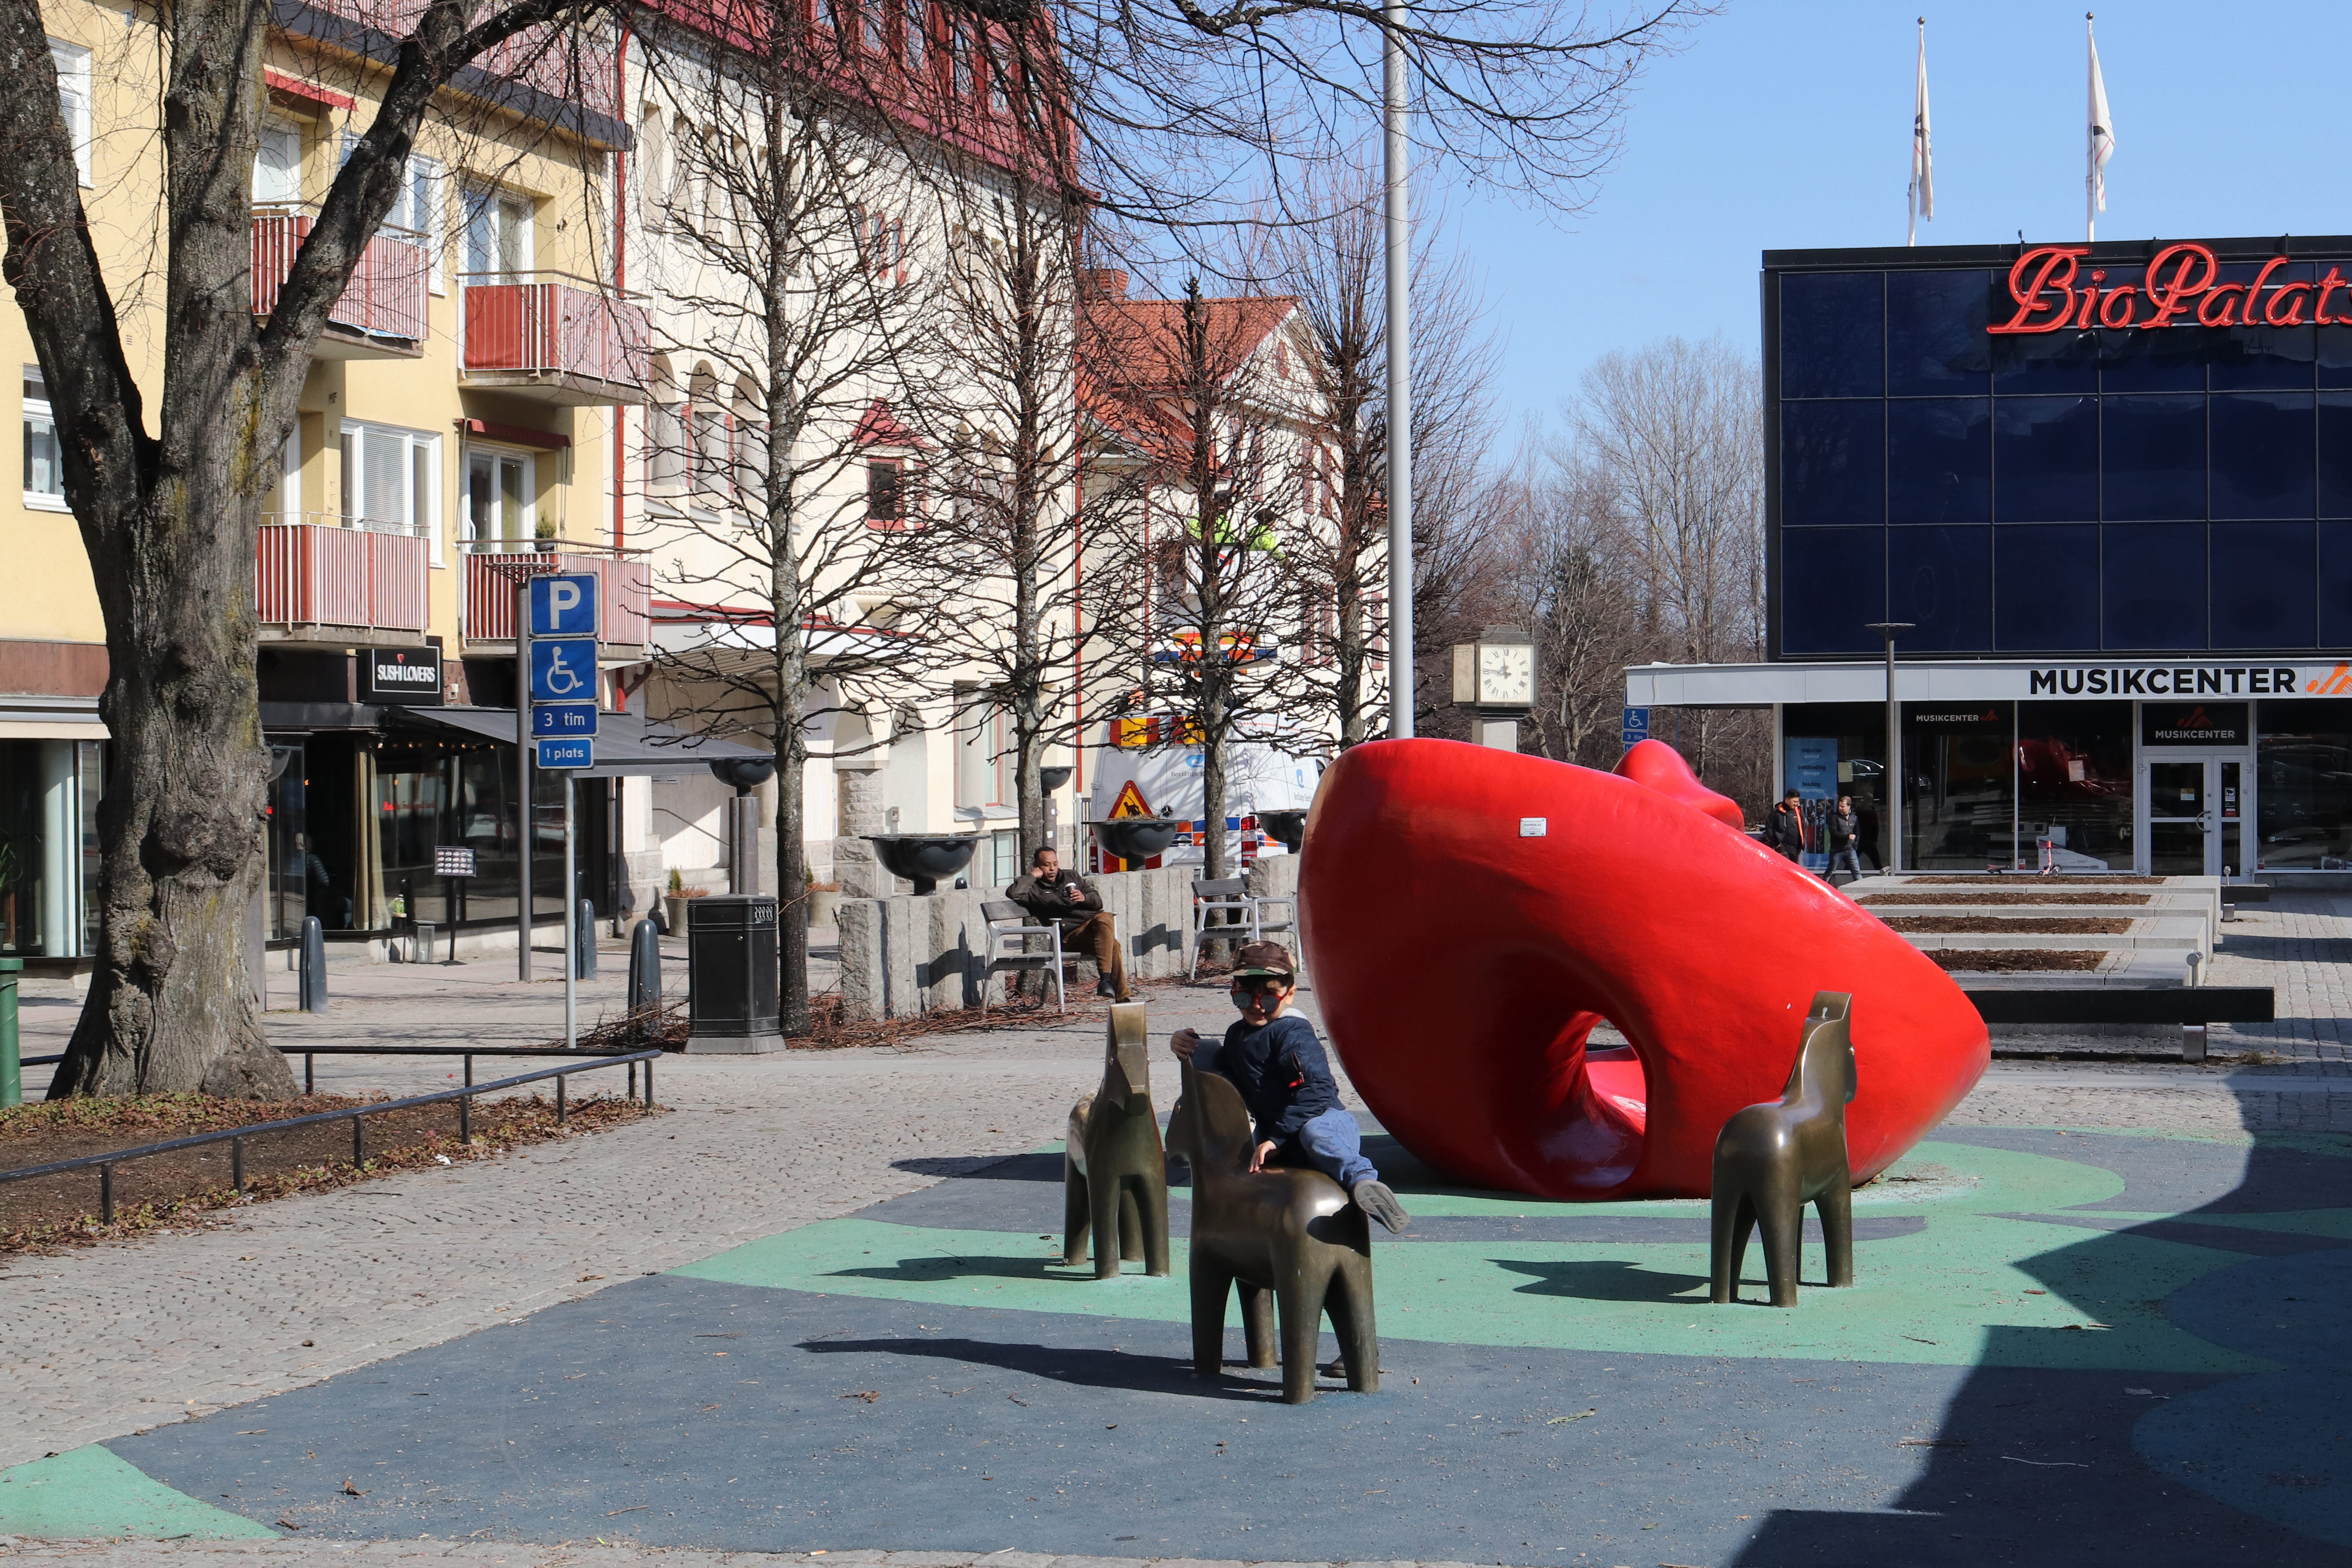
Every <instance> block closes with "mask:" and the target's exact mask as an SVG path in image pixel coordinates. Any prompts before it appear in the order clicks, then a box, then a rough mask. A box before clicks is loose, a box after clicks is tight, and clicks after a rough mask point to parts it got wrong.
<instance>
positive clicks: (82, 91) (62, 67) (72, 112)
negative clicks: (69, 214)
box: [49, 38, 90, 185]
mask: <svg viewBox="0 0 2352 1568" xmlns="http://www.w3.org/2000/svg"><path fill="white" fill-rule="evenodd" d="M49 58H50V59H52V60H54V61H56V62H57V68H58V111H59V112H60V113H61V114H63V115H64V116H65V122H66V134H67V135H68V136H69V137H71V138H72V139H73V150H74V170H75V172H76V173H77V174H79V175H80V177H81V183H82V184H85V185H87V184H89V183H90V182H89V50H88V49H85V48H83V47H81V46H79V44H68V43H63V42H61V41H59V40H58V39H56V38H51V39H50V40H49Z"/></svg>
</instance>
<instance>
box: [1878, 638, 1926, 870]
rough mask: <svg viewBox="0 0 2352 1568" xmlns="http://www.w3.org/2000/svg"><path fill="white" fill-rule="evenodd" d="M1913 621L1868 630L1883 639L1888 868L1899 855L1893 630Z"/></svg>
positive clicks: (1898, 717) (1899, 732)
mask: <svg viewBox="0 0 2352 1568" xmlns="http://www.w3.org/2000/svg"><path fill="white" fill-rule="evenodd" d="M1918 626H1919V623H1918V622H1916V621H1873V622H1871V623H1870V626H1869V628H1868V629H1869V630H1871V631H1874V632H1876V633H1878V634H1879V635H1880V636H1881V637H1885V639H1886V773H1885V779H1886V864H1885V865H1884V866H1882V867H1880V868H1879V869H1880V870H1882V871H1892V870H1894V869H1895V867H1896V865H1897V864H1899V863H1900V862H1901V860H1902V858H1903V848H1902V846H1903V769H1902V746H1903V712H1902V710H1901V709H1900V708H1898V707H1896V706H1895V633H1896V632H1908V631H1916V630H1917V629H1918Z"/></svg>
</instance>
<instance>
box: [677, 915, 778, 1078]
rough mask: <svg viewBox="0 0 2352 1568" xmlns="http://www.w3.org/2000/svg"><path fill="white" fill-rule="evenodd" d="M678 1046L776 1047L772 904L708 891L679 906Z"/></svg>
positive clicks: (718, 1048)
mask: <svg viewBox="0 0 2352 1568" xmlns="http://www.w3.org/2000/svg"><path fill="white" fill-rule="evenodd" d="M687 910H688V915H687V921H686V1012H687V1037H686V1048H687V1049H688V1051H695V1052H725V1053H731V1054H736V1055H741V1054H745V1053H748V1052H753V1051H780V1050H782V1049H783V1048H784V1037H783V1030H782V1021H781V1019H780V1018H779V1016H778V1014H777V1004H776V980H777V974H776V900H774V899H772V898H771V897H769V896H767V895H766V894H763V893H713V894H711V895H709V897H707V898H700V899H696V900H692V901H690V902H689V903H688V905H687Z"/></svg>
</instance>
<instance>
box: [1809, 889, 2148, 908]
mask: <svg viewBox="0 0 2352 1568" xmlns="http://www.w3.org/2000/svg"><path fill="white" fill-rule="evenodd" d="M2154 897H2155V895H2154V894H2152V893H2044V892H2042V891H2040V890H2038V889H2037V890H2035V891H2032V892H2019V893H2014V894H2010V893H1880V894H1877V895H1875V896H1874V897H1871V898H1863V899H1856V900H1854V902H1855V903H1858V904H1862V905H1864V906H1865V907H1869V908H1875V907H1877V906H1878V905H1880V904H1885V905H1886V906H1888V907H1889V908H1893V907H1895V906H1896V905H1902V904H1937V905H1942V906H1945V907H1949V906H1951V905H1954V904H1961V905H1966V906H1968V907H1970V908H1974V907H1975V906H1977V905H1979V904H1996V905H1999V906H2000V907H2001V908H2004V909H2039V908H2042V906H2044V905H2052V906H2055V905H2060V904H2130V905H2135V906H2136V905H2139V904H2145V903H2147V901H2148V900H2150V899H2152V898H2154Z"/></svg>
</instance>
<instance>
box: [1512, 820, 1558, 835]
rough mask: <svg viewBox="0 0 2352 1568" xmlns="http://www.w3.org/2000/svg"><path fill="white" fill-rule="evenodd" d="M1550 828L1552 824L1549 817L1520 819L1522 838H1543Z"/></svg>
mask: <svg viewBox="0 0 2352 1568" xmlns="http://www.w3.org/2000/svg"><path fill="white" fill-rule="evenodd" d="M1550 826H1551V823H1550V819H1549V817H1542V816H1523V817H1521V818H1519V837H1522V838H1541V837H1543V836H1544V834H1545V833H1546V832H1548V831H1549V828H1550Z"/></svg>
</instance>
